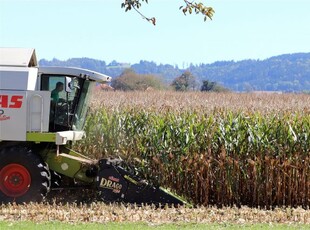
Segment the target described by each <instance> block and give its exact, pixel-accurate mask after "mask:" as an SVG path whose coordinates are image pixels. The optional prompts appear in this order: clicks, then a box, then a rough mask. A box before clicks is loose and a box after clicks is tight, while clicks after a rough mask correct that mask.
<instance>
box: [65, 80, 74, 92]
mask: <svg viewBox="0 0 310 230" xmlns="http://www.w3.org/2000/svg"><path fill="white" fill-rule="evenodd" d="M72 89H73V86H72V78H71V77H66V89H65V90H66V92H67V93H71V92H72Z"/></svg>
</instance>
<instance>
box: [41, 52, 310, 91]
mask: <svg viewBox="0 0 310 230" xmlns="http://www.w3.org/2000/svg"><path fill="white" fill-rule="evenodd" d="M39 65H40V66H72V67H80V68H86V69H91V70H94V71H97V72H101V73H104V74H107V75H110V76H112V77H118V76H119V75H121V73H122V72H123V71H124V69H126V68H132V69H133V70H134V71H135V72H136V73H139V74H154V75H157V76H160V77H161V79H163V81H164V82H165V83H167V84H170V83H171V82H172V81H173V79H175V78H176V77H179V76H180V75H181V74H182V73H183V72H184V71H185V70H187V71H190V72H191V73H192V75H194V76H195V77H196V79H197V81H198V82H200V83H201V82H202V81H203V80H210V81H215V82H217V83H219V84H221V85H223V86H224V87H226V88H229V89H231V90H233V91H253V90H259V91H261V90H263V91H284V92H300V91H310V53H294V54H284V55H279V56H274V57H271V58H268V59H265V60H253V59H249V60H242V61H217V62H214V63H212V64H199V65H193V64H191V65H190V66H189V67H188V68H186V69H182V68H179V67H178V66H173V65H169V64H156V63H155V62H152V61H140V62H139V63H136V64H132V65H130V64H126V63H125V64H124V63H119V62H117V61H113V62H111V63H109V64H107V63H106V62H105V61H103V60H96V59H91V58H71V59H68V60H66V61H61V60H58V59H55V58H54V59H53V60H51V61H48V60H45V59H42V60H40V61H39Z"/></svg>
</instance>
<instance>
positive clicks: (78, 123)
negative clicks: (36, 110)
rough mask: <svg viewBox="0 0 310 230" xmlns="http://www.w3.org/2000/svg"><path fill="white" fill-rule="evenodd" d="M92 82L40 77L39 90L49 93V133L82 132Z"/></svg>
mask: <svg viewBox="0 0 310 230" xmlns="http://www.w3.org/2000/svg"><path fill="white" fill-rule="evenodd" d="M93 84H94V82H91V81H89V80H86V79H82V78H77V77H72V76H66V75H52V74H42V75H41V89H43V90H48V91H50V92H51V108H50V125H49V130H50V131H51V132H57V131H66V130H82V129H83V126H84V123H85V118H86V115H87V110H88V102H89V98H90V95H91V88H92V86H93Z"/></svg>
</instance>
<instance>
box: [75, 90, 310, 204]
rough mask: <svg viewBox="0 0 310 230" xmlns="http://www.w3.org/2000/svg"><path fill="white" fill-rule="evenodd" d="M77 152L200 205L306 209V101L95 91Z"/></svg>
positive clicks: (309, 161)
mask: <svg viewBox="0 0 310 230" xmlns="http://www.w3.org/2000/svg"><path fill="white" fill-rule="evenodd" d="M86 132H87V138H85V140H84V141H83V142H81V143H77V144H76V145H75V148H77V149H78V150H79V151H82V152H84V153H88V155H89V156H91V157H95V158H102V157H109V156H120V157H122V158H123V159H125V160H126V161H127V162H128V163H129V164H130V165H134V166H135V167H136V168H137V169H138V171H139V173H140V174H141V176H142V177H144V178H147V179H149V180H151V181H154V183H156V182H158V183H159V184H161V185H162V186H164V187H167V188H170V189H172V190H174V191H175V192H176V193H177V194H179V195H181V196H183V197H184V198H185V199H187V200H189V201H191V202H192V203H194V204H197V205H205V206H207V205H216V206H218V207H223V206H237V207H240V206H242V205H247V206H250V207H265V208H273V207H282V206H285V207H297V206H302V207H305V208H309V206H310V96H309V95H302V94H300V95H297V94H281V95H278V94H235V93H226V94H216V93H200V92H189V93H177V92H160V91H155V92H96V93H95V97H94V100H93V105H92V109H91V111H90V116H89V119H88V121H87V127H86Z"/></svg>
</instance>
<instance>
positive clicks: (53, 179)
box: [0, 48, 185, 205]
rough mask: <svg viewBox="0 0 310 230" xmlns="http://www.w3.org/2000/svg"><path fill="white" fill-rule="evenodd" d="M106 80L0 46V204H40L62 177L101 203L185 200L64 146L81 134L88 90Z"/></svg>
mask: <svg viewBox="0 0 310 230" xmlns="http://www.w3.org/2000/svg"><path fill="white" fill-rule="evenodd" d="M110 80H111V77H109V76H106V75H104V74H101V73H97V72H94V71H90V70H85V69H79V68H68V67H39V66H38V64H37V59H36V55H35V50H34V49H19V48H0V204H1V203H10V202H16V203H23V202H41V201H42V200H43V199H44V198H45V197H46V195H47V194H48V192H49V191H50V190H51V188H53V187H54V186H53V185H55V184H59V182H61V181H62V180H67V179H68V178H70V180H72V181H74V183H73V184H74V185H75V186H76V188H88V189H93V190H96V191H98V196H99V197H100V198H101V199H102V200H103V201H105V202H124V203H136V204H156V205H158V204H168V205H183V204H185V202H184V201H183V200H181V199H179V198H178V197H176V196H174V195H173V194H171V193H169V192H168V191H166V190H164V189H162V188H161V187H158V186H154V185H151V184H149V183H147V182H145V181H144V180H141V179H140V178H138V177H136V176H135V173H131V172H129V171H127V170H126V169H125V167H122V163H123V162H122V161H121V160H119V159H101V160H93V159H90V158H88V157H86V156H84V155H82V154H80V153H77V152H75V151H73V150H71V149H70V145H71V144H72V142H74V141H79V140H81V139H82V138H83V137H84V135H85V133H84V131H83V128H84V125H85V120H86V115H87V110H88V105H89V99H90V95H91V92H92V91H93V87H95V84H96V82H98V83H107V82H109V81H110ZM60 184H61V183H60ZM63 189H66V188H63Z"/></svg>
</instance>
